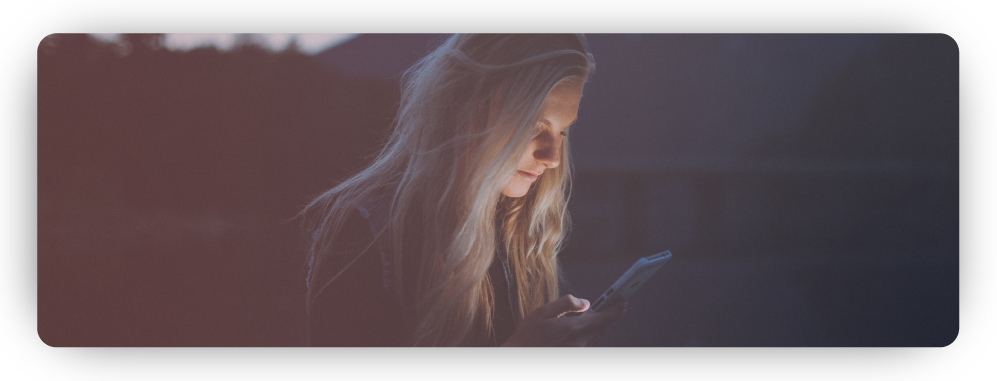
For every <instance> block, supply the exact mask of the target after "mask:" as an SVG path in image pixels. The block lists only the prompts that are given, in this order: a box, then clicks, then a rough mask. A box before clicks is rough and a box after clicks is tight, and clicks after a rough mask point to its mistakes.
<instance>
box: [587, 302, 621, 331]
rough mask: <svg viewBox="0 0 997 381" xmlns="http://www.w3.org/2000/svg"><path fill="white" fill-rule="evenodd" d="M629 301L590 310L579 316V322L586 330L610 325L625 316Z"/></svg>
mask: <svg viewBox="0 0 997 381" xmlns="http://www.w3.org/2000/svg"><path fill="white" fill-rule="evenodd" d="M626 309H627V303H626V302H618V303H616V304H613V305H611V306H608V307H606V308H603V309H601V310H599V311H589V312H588V313H585V314H582V315H580V316H578V317H577V318H576V319H579V320H578V322H579V324H580V325H581V326H582V327H585V328H586V330H597V329H601V328H605V327H607V326H609V324H610V323H612V322H614V321H616V320H617V319H619V318H621V317H623V315H624V313H626Z"/></svg>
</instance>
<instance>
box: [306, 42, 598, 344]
mask: <svg viewBox="0 0 997 381" xmlns="http://www.w3.org/2000/svg"><path fill="white" fill-rule="evenodd" d="M593 68H594V64H593V61H592V58H591V55H590V54H589V53H588V50H587V47H586V43H585V39H584V37H583V36H581V35H454V36H452V37H451V38H449V39H447V40H446V41H445V42H443V44H442V45H441V46H439V47H438V48H437V49H435V50H434V51H433V52H432V53H430V54H429V55H428V56H426V57H425V58H423V59H422V60H420V61H419V62H418V63H416V64H415V65H414V66H413V67H412V68H410V69H409V70H408V71H407V72H406V73H405V75H404V76H403V78H402V80H403V88H402V90H403V91H402V98H401V104H400V107H399V111H398V113H397V116H396V118H395V121H394V123H393V130H392V134H391V136H390V138H389V139H388V142H387V144H386V146H385V147H384V148H383V150H382V151H381V152H380V154H379V155H378V156H377V158H376V159H375V160H374V162H373V163H372V164H371V165H370V166H368V167H367V168H365V169H363V170H362V171H360V172H359V173H357V174H356V175H354V176H353V177H351V178H349V179H347V180H346V181H344V182H342V183H340V184H339V185H338V186H336V187H334V188H332V189H330V190H328V191H326V192H325V193H323V194H322V195H320V196H319V197H317V198H316V199H315V200H313V201H312V202H311V203H310V204H308V205H307V206H306V207H305V208H304V210H303V211H302V212H301V213H302V215H304V216H305V217H306V219H305V222H306V229H307V230H308V231H309V232H311V237H312V241H311V244H310V246H309V248H308V263H309V266H310V267H309V268H310V270H309V271H310V272H309V274H310V276H311V275H312V274H314V273H315V271H316V269H318V268H320V267H324V269H323V271H325V272H326V273H328V274H333V275H332V276H331V277H330V279H327V280H326V279H323V280H322V281H315V280H314V279H310V281H309V284H308V296H307V305H308V306H309V308H310V305H311V302H312V301H313V300H314V298H315V297H316V296H317V295H318V294H319V293H320V292H322V290H323V289H324V288H325V287H326V286H328V285H329V284H330V283H331V282H332V280H334V279H335V277H336V276H338V274H339V273H341V272H342V271H343V270H345V269H346V268H347V267H349V265H350V264H351V263H352V262H353V261H355V260H356V259H357V257H359V255H361V254H362V253H343V252H340V251H336V250H334V245H335V244H336V241H337V239H338V234H339V232H340V230H341V227H342V225H343V221H344V220H345V218H346V216H347V214H348V213H350V212H351V211H353V210H356V209H357V208H358V207H361V206H362V205H363V204H364V202H365V200H370V198H371V197H375V195H384V198H385V199H386V204H387V211H386V213H387V217H388V218H387V226H386V227H385V228H384V229H383V230H382V231H380V232H378V233H377V234H376V236H377V241H378V242H381V243H382V244H383V248H384V249H385V252H386V253H388V255H390V256H391V261H392V262H391V263H392V267H393V275H394V278H395V282H394V284H396V285H403V284H409V285H414V286H413V287H414V288H415V290H409V291H411V295H414V298H402V300H403V301H404V303H405V304H406V305H405V306H404V307H405V308H403V309H404V310H405V311H407V313H409V314H410V316H409V317H410V319H411V321H412V323H413V326H412V327H413V329H414V334H413V337H412V340H411V343H412V344H413V345H459V344H469V343H475V342H480V341H481V340H483V339H486V338H487V337H488V332H490V328H491V324H492V322H491V316H492V311H493V309H494V302H493V300H494V297H493V295H492V286H491V280H490V279H489V276H488V268H489V266H490V265H491V263H492V260H493V259H494V258H495V253H496V251H497V249H498V248H503V249H504V250H505V252H506V253H507V255H508V259H509V264H510V267H511V271H512V272H513V274H514V277H515V282H516V285H517V286H518V287H517V289H518V295H514V296H513V298H514V299H518V303H519V308H518V310H519V315H520V316H519V318H520V319H521V318H522V317H523V316H525V315H526V314H528V313H530V312H531V311H533V310H535V309H536V308H537V307H539V306H540V305H542V304H544V303H547V302H550V301H552V300H554V299H556V298H557V297H558V266H557V260H556V254H557V253H558V251H559V250H560V249H561V245H562V241H563V240H564V237H565V234H566V232H567V229H568V225H569V218H568V214H567V197H568V193H569V191H570V189H569V188H570V178H571V166H570V160H569V153H568V146H567V142H566V141H564V143H562V144H563V146H562V147H561V150H560V152H561V158H560V162H561V165H559V166H557V167H556V168H552V169H548V170H546V171H544V174H543V176H540V178H539V179H538V180H537V182H536V183H534V184H533V185H532V186H531V188H530V190H529V191H528V193H527V194H526V195H525V196H524V197H519V198H510V197H506V196H504V195H502V194H501V189H502V188H503V186H504V185H505V184H506V182H507V181H508V179H509V176H510V174H512V173H513V172H514V170H515V169H516V165H517V163H518V162H519V159H520V157H521V156H522V154H523V152H524V151H525V150H526V147H527V145H528V144H529V142H530V140H531V139H532V138H533V137H534V136H535V134H536V131H537V128H538V118H539V113H540V109H541V106H542V105H543V102H544V100H545V99H546V98H547V96H548V94H549V93H550V92H551V90H552V89H553V88H554V87H555V86H556V85H557V84H559V83H561V82H563V81H571V80H576V81H582V82H584V81H585V80H586V79H587V78H588V74H589V72H590V71H591V70H592V69H593ZM497 233H498V234H497ZM499 245H501V246H499ZM369 251H370V250H367V251H364V252H369ZM411 266H417V268H408V267H411ZM403 268H405V269H406V271H402V269H403ZM403 275H406V276H414V277H415V279H408V280H407V281H403V280H402V277H403ZM397 288H398V289H399V290H398V292H402V291H401V290H400V288H401V287H397ZM399 296H401V295H399Z"/></svg>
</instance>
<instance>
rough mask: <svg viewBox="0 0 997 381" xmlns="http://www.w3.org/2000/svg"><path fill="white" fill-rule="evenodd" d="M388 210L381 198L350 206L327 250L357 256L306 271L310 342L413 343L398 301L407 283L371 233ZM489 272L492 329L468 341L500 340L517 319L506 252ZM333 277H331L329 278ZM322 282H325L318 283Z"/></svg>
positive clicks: (340, 344)
mask: <svg viewBox="0 0 997 381" xmlns="http://www.w3.org/2000/svg"><path fill="white" fill-rule="evenodd" d="M386 215H387V213H386V208H385V206H384V204H383V203H371V204H370V205H369V206H365V207H361V208H358V210H354V211H352V212H351V213H350V214H349V215H348V216H347V218H346V220H345V221H344V225H343V228H342V231H341V233H340V234H339V237H340V238H339V239H338V242H337V243H336V245H335V247H334V248H333V250H334V251H338V252H334V253H330V255H339V256H340V257H341V258H353V257H355V256H356V255H357V254H356V253H359V257H358V258H357V259H356V261H354V262H353V263H352V264H350V265H348V266H347V267H346V269H345V270H343V271H342V273H341V274H339V276H338V277H335V275H336V274H333V271H334V270H333V269H335V268H337V267H339V268H341V267H340V266H321V267H319V269H318V270H317V271H314V272H312V271H309V274H308V278H307V282H308V283H309V287H312V288H314V290H315V291H313V292H317V293H318V294H317V296H316V297H315V300H314V301H313V302H312V305H311V308H310V310H309V311H308V330H309V332H308V335H309V341H308V345H310V346H336V347H353V346H376V347H389V346H410V345H412V342H411V339H412V333H413V330H414V325H413V321H412V319H411V318H408V317H407V316H409V315H411V314H410V313H405V312H404V311H403V310H402V308H403V307H402V305H403V304H402V302H401V298H402V295H405V294H406V293H407V291H410V290H409V289H411V287H405V286H399V285H398V284H396V283H397V282H396V281H395V276H394V273H393V271H394V267H393V266H392V260H391V258H392V257H391V256H389V255H387V253H386V251H385V250H384V248H383V247H382V246H380V245H379V243H378V242H377V241H376V240H375V238H374V233H375V232H379V231H381V229H383V227H384V226H385V225H386V224H387V219H386ZM408 260H409V259H408V257H407V258H406V261H408ZM412 268H414V266H413V267H412ZM489 275H490V277H491V279H492V286H493V287H494V295H495V308H494V316H493V317H492V322H493V324H492V325H493V328H492V332H491V333H490V335H489V338H488V340H487V341H485V342H481V343H474V344H472V345H499V344H501V343H502V342H504V341H505V340H506V339H508V338H509V336H511V335H512V331H513V329H514V328H515V324H516V320H517V319H516V317H515V315H516V312H515V311H516V308H518V306H517V304H516V303H512V302H511V301H513V300H515V295H516V290H515V288H514V287H515V286H514V285H515V282H514V281H513V274H512V273H511V271H509V269H508V265H507V261H506V260H505V255H504V252H502V251H499V252H498V253H497V255H496V260H495V261H493V262H492V266H491V267H490V268H489ZM333 277H335V280H333V281H331V282H329V279H333ZM407 278H408V279H411V277H407ZM405 283H408V282H405ZM325 284H328V285H327V286H325V287H324V288H322V287H323V285H325ZM399 287H402V289H401V290H399ZM320 288H321V291H318V290H319V289H320Z"/></svg>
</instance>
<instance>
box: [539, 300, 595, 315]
mask: <svg viewBox="0 0 997 381" xmlns="http://www.w3.org/2000/svg"><path fill="white" fill-rule="evenodd" d="M589 305H590V303H589V301H588V300H585V299H579V298H576V297H574V296H572V295H570V294H569V295H565V296H562V297H560V298H559V299H557V300H555V301H553V302H550V303H547V304H544V305H542V306H540V308H537V313H538V314H539V315H540V317H542V318H545V319H547V318H556V317H559V316H561V315H564V314H566V313H568V312H583V311H585V310H588V309H589Z"/></svg>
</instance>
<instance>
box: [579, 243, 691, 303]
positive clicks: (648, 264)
mask: <svg viewBox="0 0 997 381" xmlns="http://www.w3.org/2000/svg"><path fill="white" fill-rule="evenodd" d="M670 259H672V252H671V251H668V250H665V251H664V252H661V253H658V254H654V255H650V256H647V257H644V258H641V259H638V260H637V262H636V263H634V265H633V266H630V270H627V272H625V273H623V276H621V277H620V279H617V280H616V283H613V285H612V286H611V287H609V289H608V290H606V292H604V293H602V296H600V297H599V299H596V300H595V302H594V303H592V308H589V311H593V312H594V311H599V308H600V307H603V306H611V305H613V304H616V302H619V301H623V300H627V299H628V298H630V295H633V293H634V292H635V291H637V289H638V288H640V286H641V285H642V284H644V282H646V281H647V279H648V278H650V277H651V275H654V273H656V272H657V271H658V269H660V268H661V267H662V266H664V265H665V263H668V260H670Z"/></svg>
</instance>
